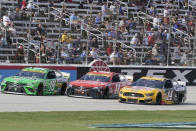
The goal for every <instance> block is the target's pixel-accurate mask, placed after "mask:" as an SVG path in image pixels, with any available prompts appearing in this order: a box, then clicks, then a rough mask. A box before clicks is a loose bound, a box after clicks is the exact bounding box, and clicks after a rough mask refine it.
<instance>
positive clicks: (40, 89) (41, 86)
mask: <svg viewBox="0 0 196 131" xmlns="http://www.w3.org/2000/svg"><path fill="white" fill-rule="evenodd" d="M42 95H43V85H42V84H40V85H39V86H38V88H37V92H36V96H42Z"/></svg>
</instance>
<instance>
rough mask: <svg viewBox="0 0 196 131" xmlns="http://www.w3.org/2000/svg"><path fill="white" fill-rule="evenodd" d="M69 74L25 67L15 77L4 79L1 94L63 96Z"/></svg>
mask: <svg viewBox="0 0 196 131" xmlns="http://www.w3.org/2000/svg"><path fill="white" fill-rule="evenodd" d="M69 75H70V74H69V73H65V72H61V71H59V70H53V69H48V68H38V67H27V68H24V69H23V70H22V71H21V72H20V73H18V74H16V75H15V76H11V77H7V78H4V79H3V81H2V82H1V92H2V93H16V94H26V95H38V96H40V95H64V94H65V91H66V88H67V85H69Z"/></svg>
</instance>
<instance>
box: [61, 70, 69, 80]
mask: <svg viewBox="0 0 196 131" xmlns="http://www.w3.org/2000/svg"><path fill="white" fill-rule="evenodd" d="M61 73H62V74H63V76H64V77H66V78H67V79H68V80H70V73H67V72H61Z"/></svg>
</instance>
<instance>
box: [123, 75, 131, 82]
mask: <svg viewBox="0 0 196 131" xmlns="http://www.w3.org/2000/svg"><path fill="white" fill-rule="evenodd" d="M124 76H125V77H126V79H127V80H128V81H130V82H133V76H129V75H124Z"/></svg>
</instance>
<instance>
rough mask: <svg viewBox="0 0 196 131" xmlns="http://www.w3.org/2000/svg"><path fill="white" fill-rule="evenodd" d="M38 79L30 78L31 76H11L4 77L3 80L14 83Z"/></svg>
mask: <svg viewBox="0 0 196 131" xmlns="http://www.w3.org/2000/svg"><path fill="white" fill-rule="evenodd" d="M38 80H40V79H39V78H31V77H28V78H27V77H18V76H12V77H7V78H5V79H4V81H6V82H7V81H9V82H14V83H32V82H35V81H38Z"/></svg>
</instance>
